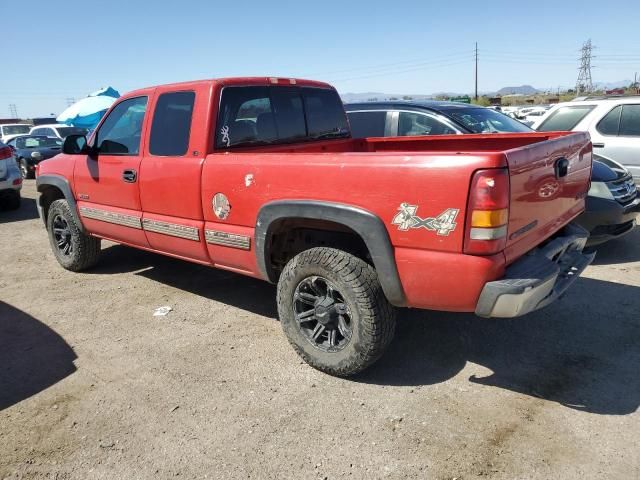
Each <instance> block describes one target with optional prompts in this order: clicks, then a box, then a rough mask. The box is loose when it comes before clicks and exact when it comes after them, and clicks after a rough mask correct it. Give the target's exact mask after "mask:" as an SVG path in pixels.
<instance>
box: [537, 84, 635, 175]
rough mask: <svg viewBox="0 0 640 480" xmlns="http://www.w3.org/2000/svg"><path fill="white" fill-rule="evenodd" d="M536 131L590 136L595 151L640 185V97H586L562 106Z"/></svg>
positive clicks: (543, 119) (557, 106)
mask: <svg viewBox="0 0 640 480" xmlns="http://www.w3.org/2000/svg"><path fill="white" fill-rule="evenodd" d="M532 128H534V129H535V130H538V131H541V132H550V131H559V130H573V131H583V132H589V134H590V135H591V141H592V142H593V151H594V152H595V153H598V154H600V155H603V156H606V157H609V158H612V159H613V160H615V161H617V162H619V163H621V164H623V165H624V166H625V167H627V169H628V170H629V171H630V172H631V174H632V175H633V178H634V180H635V182H636V183H637V184H640V95H636V96H627V97H582V98H580V99H576V100H574V101H572V102H564V103H559V104H557V105H554V106H553V107H552V108H551V109H550V110H549V111H548V112H547V113H546V114H545V115H544V116H543V117H541V118H540V119H539V120H538V121H536V122H535V123H534V124H533V125H532Z"/></svg>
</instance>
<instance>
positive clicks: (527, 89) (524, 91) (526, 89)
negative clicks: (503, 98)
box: [496, 85, 540, 96]
mask: <svg viewBox="0 0 640 480" xmlns="http://www.w3.org/2000/svg"><path fill="white" fill-rule="evenodd" d="M539 91H540V90H538V89H537V88H533V87H532V86H531V85H520V86H519V87H502V88H501V89H500V90H498V91H497V92H496V96H497V95H535V94H536V93H538V92H539Z"/></svg>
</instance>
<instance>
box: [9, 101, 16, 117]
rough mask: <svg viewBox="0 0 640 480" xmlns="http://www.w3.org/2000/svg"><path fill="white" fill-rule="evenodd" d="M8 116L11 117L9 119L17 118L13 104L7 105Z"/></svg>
mask: <svg viewBox="0 0 640 480" xmlns="http://www.w3.org/2000/svg"><path fill="white" fill-rule="evenodd" d="M9 115H11V118H18V107H16V104H15V103H10V104H9Z"/></svg>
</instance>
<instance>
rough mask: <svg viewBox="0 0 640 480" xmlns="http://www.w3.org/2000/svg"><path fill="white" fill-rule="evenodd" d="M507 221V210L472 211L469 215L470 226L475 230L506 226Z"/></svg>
mask: <svg viewBox="0 0 640 480" xmlns="http://www.w3.org/2000/svg"><path fill="white" fill-rule="evenodd" d="M508 221H509V209H508V208H503V209H501V210H474V211H473V213H472V214H471V226H472V227H474V228H476V227H480V228H491V227H499V226H501V225H506V224H507V222H508Z"/></svg>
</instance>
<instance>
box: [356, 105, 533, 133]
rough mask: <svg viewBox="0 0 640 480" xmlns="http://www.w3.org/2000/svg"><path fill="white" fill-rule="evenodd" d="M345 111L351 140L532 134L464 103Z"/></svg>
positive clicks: (501, 116) (511, 121) (359, 107)
mask: <svg viewBox="0 0 640 480" xmlns="http://www.w3.org/2000/svg"><path fill="white" fill-rule="evenodd" d="M345 109H346V110H347V115H348V116H349V122H350V123H351V132H352V135H353V137H354V138H365V137H396V136H398V137H404V136H415V135H453V134H464V133H507V132H509V133H511V132H520V133H526V132H531V131H532V130H531V129H530V128H529V127H527V126H525V125H523V124H522V123H520V122H518V121H517V120H514V119H513V118H511V117H508V116H506V115H504V114H503V113H501V112H497V111H496V110H493V109H490V108H485V107H480V106H478V105H470V104H466V103H456V102H440V101H423V102H366V103H349V104H346V105H345Z"/></svg>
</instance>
